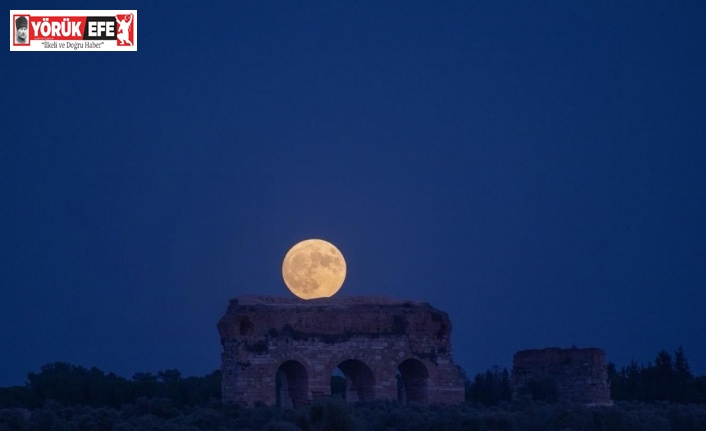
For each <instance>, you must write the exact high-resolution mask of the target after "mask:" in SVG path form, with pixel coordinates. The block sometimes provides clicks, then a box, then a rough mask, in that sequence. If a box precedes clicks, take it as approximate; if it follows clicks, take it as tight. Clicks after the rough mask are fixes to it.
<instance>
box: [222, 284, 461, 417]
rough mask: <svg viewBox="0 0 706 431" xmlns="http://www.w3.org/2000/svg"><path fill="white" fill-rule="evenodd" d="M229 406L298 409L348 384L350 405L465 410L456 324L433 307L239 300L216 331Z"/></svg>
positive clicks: (366, 300) (381, 301)
mask: <svg viewBox="0 0 706 431" xmlns="http://www.w3.org/2000/svg"><path fill="white" fill-rule="evenodd" d="M218 331H219V332H220V335H221V344H222V345H223V353H222V364H221V371H222V393H223V400H224V401H226V402H234V403H241V404H245V405H248V406H252V405H254V404H255V403H257V402H261V403H264V404H267V405H280V406H284V407H298V406H300V405H303V404H305V403H307V402H308V401H310V400H312V399H314V398H317V397H323V396H328V395H331V376H332V374H333V372H334V370H336V369H339V370H340V371H341V372H342V374H343V376H344V377H345V379H346V393H345V398H346V400H347V401H349V402H355V401H366V400H377V399H383V400H399V401H401V402H415V403H432V402H440V403H460V402H462V401H463V399H464V383H465V382H464V377H463V374H462V372H461V370H460V368H458V367H457V366H456V365H454V363H453V361H452V358H451V344H450V335H451V322H450V321H449V317H448V315H447V314H446V313H444V312H443V311H440V310H437V309H435V308H433V307H432V306H431V305H429V304H428V303H423V302H412V301H406V302H402V301H395V300H391V299H389V298H375V297H342V298H336V297H334V298H324V299H316V300H309V301H303V300H300V299H296V298H281V297H273V296H259V297H248V296H243V297H238V298H235V299H233V300H231V301H230V305H229V307H228V311H227V312H226V314H225V316H223V318H222V319H221V320H220V322H218Z"/></svg>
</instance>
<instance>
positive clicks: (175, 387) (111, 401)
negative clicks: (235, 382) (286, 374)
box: [0, 362, 221, 408]
mask: <svg viewBox="0 0 706 431" xmlns="http://www.w3.org/2000/svg"><path fill="white" fill-rule="evenodd" d="M140 398H160V399H167V400H170V401H171V402H172V403H174V405H176V406H182V405H199V404H205V403H207V402H209V401H210V400H214V399H215V400H219V399H220V398H221V372H220V371H214V372H212V373H211V374H208V375H206V376H202V377H187V378H182V376H181V372H179V370H176V369H167V370H163V371H159V372H157V374H152V373H150V372H140V373H135V374H134V375H133V376H132V379H130V380H129V379H126V378H124V377H120V376H118V375H116V374H114V373H106V372H104V371H102V370H100V369H98V368H96V367H93V368H90V369H88V368H85V367H82V366H78V365H72V364H68V363H65V362H54V363H50V364H47V365H44V366H42V367H41V369H40V371H39V372H38V373H34V372H32V373H29V375H28V376H27V384H26V385H25V386H14V387H9V388H0V408H2V407H25V408H36V407H41V406H42V405H44V403H45V402H47V401H48V400H53V402H57V403H59V404H61V405H64V406H74V405H84V406H91V407H114V408H117V407H120V406H121V405H123V404H129V403H135V402H136V401H137V400H138V399H140Z"/></svg>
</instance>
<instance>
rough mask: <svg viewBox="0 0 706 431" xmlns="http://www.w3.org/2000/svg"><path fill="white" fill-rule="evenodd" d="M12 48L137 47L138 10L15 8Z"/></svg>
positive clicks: (87, 49)
mask: <svg viewBox="0 0 706 431" xmlns="http://www.w3.org/2000/svg"><path fill="white" fill-rule="evenodd" d="M10 51H137V11H136V10H11V11H10Z"/></svg>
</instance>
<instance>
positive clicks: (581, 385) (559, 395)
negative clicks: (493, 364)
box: [512, 347, 613, 405]
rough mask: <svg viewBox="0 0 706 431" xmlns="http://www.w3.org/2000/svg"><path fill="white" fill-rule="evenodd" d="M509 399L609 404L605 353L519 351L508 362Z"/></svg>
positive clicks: (564, 350)
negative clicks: (538, 398) (545, 399)
mask: <svg viewBox="0 0 706 431" xmlns="http://www.w3.org/2000/svg"><path fill="white" fill-rule="evenodd" d="M512 390H513V398H517V397H522V396H531V395H537V394H539V395H541V396H544V397H547V396H549V398H554V399H555V400H557V401H569V402H575V403H581V404H586V405H612V404H613V401H612V400H611V399H610V383H609V382H608V371H607V367H606V361H605V352H604V351H603V350H601V349H597V348H586V349H578V348H571V349H560V348H558V347H551V348H546V349H541V350H523V351H520V352H517V353H515V356H514V358H513V365H512Z"/></svg>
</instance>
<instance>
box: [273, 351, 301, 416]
mask: <svg viewBox="0 0 706 431" xmlns="http://www.w3.org/2000/svg"><path fill="white" fill-rule="evenodd" d="M275 400H276V401H275V402H276V404H277V406H278V407H285V408H297V407H300V406H303V405H304V404H305V403H306V402H307V401H308V400H309V376H308V373H307V372H306V368H305V367H304V365H302V363H301V362H299V361H295V360H288V361H284V362H283V363H282V364H281V365H280V366H279V368H277V374H276V375H275Z"/></svg>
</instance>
